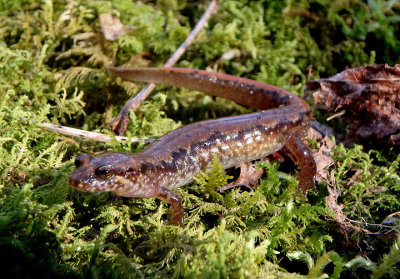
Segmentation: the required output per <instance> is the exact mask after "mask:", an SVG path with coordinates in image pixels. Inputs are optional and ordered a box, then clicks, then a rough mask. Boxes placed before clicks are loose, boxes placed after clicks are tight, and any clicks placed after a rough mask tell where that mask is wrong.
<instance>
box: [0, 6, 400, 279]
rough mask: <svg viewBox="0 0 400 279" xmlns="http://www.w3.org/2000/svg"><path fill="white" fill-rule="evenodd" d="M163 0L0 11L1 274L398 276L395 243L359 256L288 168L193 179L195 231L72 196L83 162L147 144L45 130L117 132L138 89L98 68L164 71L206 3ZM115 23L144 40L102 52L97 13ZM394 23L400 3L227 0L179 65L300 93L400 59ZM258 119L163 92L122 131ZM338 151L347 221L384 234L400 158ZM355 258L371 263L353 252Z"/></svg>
mask: <svg viewBox="0 0 400 279" xmlns="http://www.w3.org/2000/svg"><path fill="white" fill-rule="evenodd" d="M153 2H154V3H152V2H151V1H130V0H129V1H128V0H124V1H117V0H115V1H81V0H78V1H65V0H57V1H55V0H54V1H51V0H44V1H0V19H1V22H2V23H1V24H0V178H1V182H0V265H1V266H2V270H3V273H4V274H5V275H4V276H6V277H10V278H20V277H24V278H29V277H32V278H33V277H34V276H35V275H36V274H40V275H41V276H42V277H44V278H54V277H61V278H63V277H66V278H67V277H68V278H75V277H76V278H110V277H111V278H145V277H151V278H157V277H158V278H165V277H175V278H177V277H188V278H198V277H202V278H210V277H211V278H214V277H220V278H226V277H230V278H250V277H251V278H253V277H260V278H270V277H285V278H304V277H306V276H308V277H328V276H329V277H332V278H339V277H340V276H343V277H345V276H348V277H353V278H356V276H357V273H358V275H359V274H360V272H361V273H362V274H363V275H365V276H367V275H372V276H374V277H375V278H379V277H384V276H387V275H393V276H395V275H396V272H395V271H396V270H397V269H398V260H399V252H398V245H399V243H398V242H399V241H398V239H397V240H394V241H393V240H392V239H372V238H370V237H367V236H365V235H362V234H361V235H351V236H350V238H351V240H352V241H354V243H357V244H358V246H343V245H342V244H341V243H342V242H343V239H340V237H341V235H340V233H339V232H340V228H339V227H338V226H337V225H336V223H335V222H334V221H332V220H333V219H334V215H333V213H332V212H331V211H330V210H329V209H327V207H326V205H325V201H324V198H325V197H324V192H323V191H320V192H319V193H310V194H309V197H308V199H307V200H306V201H303V199H302V198H301V197H300V196H298V195H296V187H297V182H296V180H295V179H294V177H293V176H291V175H289V174H287V173H285V172H283V171H282V169H281V168H280V166H279V165H278V164H277V163H272V164H271V163H260V164H259V167H262V168H264V169H265V170H266V172H267V174H266V177H263V178H262V179H261V181H260V186H259V187H258V188H257V189H256V190H254V191H247V190H245V189H242V188H234V189H231V190H229V191H226V192H223V193H217V192H215V189H216V188H218V187H220V186H222V185H224V184H225V183H226V182H227V180H228V179H229V176H228V175H226V173H225V172H224V171H223V170H222V169H221V166H220V165H219V164H218V162H217V161H214V163H213V164H212V165H211V166H210V170H209V171H208V172H206V174H201V175H200V176H199V177H197V179H196V182H195V183H193V184H191V185H189V186H185V187H181V188H179V189H176V193H177V194H179V196H180V197H181V198H182V201H183V204H184V205H185V206H186V207H187V208H189V209H190V210H188V212H187V213H185V222H186V224H187V226H186V227H185V228H184V229H183V228H179V227H175V226H170V225H168V217H169V216H168V215H169V214H170V213H169V212H170V211H169V206H168V205H166V204H165V203H163V202H160V201H159V200H155V199H126V198H116V197H115V196H113V195H110V194H107V193H100V194H89V193H81V192H78V191H76V190H74V189H72V187H71V186H70V185H69V184H68V176H69V175H70V174H71V172H72V171H73V163H72V162H73V159H74V157H75V156H76V155H77V154H80V153H82V152H87V153H91V154H95V153H97V152H101V151H106V150H117V151H120V150H123V151H138V150H140V149H142V148H143V147H144V144H140V145H139V146H130V145H128V144H126V143H118V142H116V141H113V142H111V143H107V144H101V143H93V142H87V141H81V140H77V139H72V138H67V137H63V136H60V135H57V134H55V133H51V132H47V131H44V130H41V129H40V128H39V127H38V126H37V125H36V123H38V122H40V121H45V122H52V123H55V124H62V125H67V126H74V127H77V128H81V129H86V130H91V131H101V132H106V133H109V134H110V132H109V131H108V129H107V123H108V122H109V121H110V120H111V119H112V118H113V117H114V116H115V115H116V114H117V112H118V111H119V110H120V109H121V108H122V106H123V105H124V103H125V101H126V100H127V99H128V98H129V97H132V96H133V95H134V94H135V93H136V92H137V91H138V90H139V89H140V87H141V86H142V84H134V83H130V82H124V81H121V80H119V79H114V78H111V77H110V76H109V75H108V73H107V72H106V70H105V69H104V67H103V66H104V65H105V64H109V63H111V62H114V63H116V64H117V65H119V64H123V63H126V62H128V61H130V60H131V58H132V57H134V56H136V55H138V56H137V57H136V58H135V59H134V60H132V61H130V62H129V63H130V65H131V66H132V67H138V66H160V65H162V64H163V63H164V62H165V61H166V59H167V58H168V57H169V56H170V54H171V53H172V52H173V51H174V50H175V49H176V48H177V46H179V44H180V43H181V42H182V41H183V40H184V38H185V37H186V36H187V34H188V33H189V32H190V29H191V27H192V26H193V25H194V23H195V22H196V20H197V19H198V18H199V17H200V16H201V14H202V12H203V11H204V7H205V6H206V5H207V4H208V1H184V0H176V1H172V0H169V1H153ZM372 11H374V12H372ZM106 12H110V13H113V14H115V15H117V16H118V17H119V18H120V19H121V21H122V23H123V24H125V25H129V26H134V27H135V29H134V30H133V31H132V32H130V33H129V34H128V35H125V36H122V37H120V38H119V39H118V40H116V41H114V42H107V41H104V39H102V37H101V35H100V26H99V20H98V15H99V14H101V13H106ZM398 12H399V6H398V4H397V3H396V2H395V1H383V0H382V1H377V0H376V1H328V0H326V1H325V0H312V1H289V0H286V1H270V0H268V1H267V0H265V1H245V0H235V1H233V0H232V1H220V8H219V11H218V13H216V14H215V15H214V16H213V17H212V18H211V20H210V22H209V24H208V25H207V26H206V28H205V29H204V30H203V31H202V32H201V33H200V35H199V37H198V38H197V39H196V42H195V43H194V44H193V45H192V46H191V47H190V48H189V49H188V50H187V52H186V53H185V54H184V56H183V58H182V59H181V60H180V61H179V63H178V64H177V66H181V67H192V68H202V69H209V70H214V71H222V72H227V73H230V74H234V75H240V76H244V77H248V78H253V79H257V80H260V81H264V82H268V83H271V84H275V85H277V86H280V87H283V88H285V89H287V90H290V91H292V92H294V93H296V94H302V90H303V87H304V81H305V80H306V74H307V67H308V66H309V65H312V66H313V69H314V73H316V74H319V75H321V76H322V75H323V76H327V75H332V74H335V73H337V72H340V71H341V70H343V69H344V68H346V67H353V66H359V65H362V64H364V63H372V62H374V61H375V60H376V61H378V62H386V63H389V64H393V62H395V61H397V57H398V54H399V41H398V40H397V39H396V36H395V34H397V33H398V30H399V24H398V21H399V20H398V16H397V15H396V14H398ZM372 42H373V43H372ZM248 111H250V110H249V109H247V108H243V107H241V106H238V105H236V104H233V103H231V102H228V101H226V100H218V99H217V100H214V99H213V98H211V97H209V96H204V95H203V94H200V93H198V92H189V91H188V90H185V89H177V88H170V87H165V86H158V87H157V89H156V92H155V93H154V94H153V95H151V97H150V98H149V99H148V101H146V102H145V103H144V104H143V105H142V106H141V107H140V108H139V109H138V110H137V111H135V112H134V113H131V115H130V116H131V123H130V125H129V127H128V131H127V134H128V136H135V137H142V138H146V137H147V138H156V137H159V136H160V135H162V134H165V133H167V132H168V131H170V130H173V129H175V128H177V127H179V126H180V125H181V123H188V122H192V121H196V120H202V119H209V118H214V117H219V116H222V115H232V114H238V113H245V112H248ZM334 153H335V157H334V159H335V167H336V168H333V169H332V171H333V176H334V178H335V179H334V182H335V183H336V186H337V189H338V190H339V191H340V200H339V204H343V205H344V208H343V212H344V214H346V216H347V217H348V218H351V219H353V220H355V221H360V220H364V222H368V223H369V224H372V223H373V224H375V226H373V227H368V229H369V230H371V231H372V232H376V231H378V230H379V228H380V227H379V223H381V222H382V220H384V219H385V218H386V216H387V215H389V214H391V213H393V212H396V211H399V210H400V209H399V201H398V198H397V197H398V194H399V186H398V185H400V178H399V161H400V157H399V156H398V155H397V154H396V152H394V151H390V152H386V151H376V150H370V151H365V150H363V148H362V147H361V146H354V147H353V148H345V147H343V146H338V147H337V148H336V149H335V151H334ZM393 154H394V155H393ZM319 186H320V188H321V189H322V188H323V186H324V185H319ZM364 245H365V246H364ZM359 247H361V248H359ZM366 247H367V248H366ZM369 247H373V248H374V250H368V248H369ZM359 249H361V250H362V251H361V252H363V253H364V255H366V254H367V253H369V254H368V258H367V257H366V256H364V257H360V256H358V254H359V252H360V250H359Z"/></svg>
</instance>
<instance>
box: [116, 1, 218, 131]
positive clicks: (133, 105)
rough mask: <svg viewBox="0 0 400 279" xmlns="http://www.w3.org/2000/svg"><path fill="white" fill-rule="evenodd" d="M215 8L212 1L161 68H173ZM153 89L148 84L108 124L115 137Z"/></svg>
mask: <svg viewBox="0 0 400 279" xmlns="http://www.w3.org/2000/svg"><path fill="white" fill-rule="evenodd" d="M216 8H217V1H216V0H212V1H211V3H210V5H209V6H208V8H207V10H206V11H205V12H204V14H203V16H202V17H201V18H200V20H199V22H198V23H197V24H196V26H195V27H194V28H193V30H192V31H191V32H190V34H189V36H188V37H187V38H186V39H185V41H184V42H183V43H182V44H181V45H180V46H179V48H178V49H177V50H176V51H175V52H174V54H173V55H172V56H171V57H170V58H169V59H168V61H167V62H166V63H165V64H164V66H163V67H171V66H173V65H174V64H175V63H176V62H177V61H178V59H179V58H181V56H182V54H183V53H184V52H185V51H186V49H187V48H188V47H189V45H190V44H191V43H192V42H193V41H194V39H195V37H196V36H197V34H198V33H199V32H200V30H202V29H203V27H204V25H205V23H206V22H207V21H208V19H209V18H210V17H211V15H212V14H213V12H214V11H216ZM154 87H155V84H154V83H148V84H147V85H146V86H145V87H143V89H142V90H141V91H140V92H139V93H138V94H137V95H136V96H135V97H134V98H133V99H130V100H129V101H128V102H127V103H126V104H125V106H124V107H123V108H122V109H121V111H120V112H119V114H118V115H117V117H115V118H114V120H113V121H111V122H110V124H108V126H109V127H110V128H111V130H112V131H113V132H114V133H115V134H117V135H120V136H121V135H123V134H124V133H125V130H126V128H127V127H128V123H129V111H130V110H136V109H137V108H138V107H139V106H140V104H141V103H142V102H143V101H144V100H145V99H146V98H147V97H148V96H149V95H150V93H151V91H153V89H154Z"/></svg>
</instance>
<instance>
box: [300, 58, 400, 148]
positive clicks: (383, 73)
mask: <svg viewBox="0 0 400 279" xmlns="http://www.w3.org/2000/svg"><path fill="white" fill-rule="evenodd" d="M306 90H307V91H308V92H310V91H315V90H317V91H316V92H314V94H313V96H314V100H315V103H316V104H318V105H323V106H324V107H326V109H327V110H328V111H331V112H337V111H338V110H343V111H344V112H343V115H342V116H341V117H342V118H343V119H344V120H345V121H346V122H347V123H348V131H347V132H348V134H349V138H348V139H350V140H352V141H365V140H367V141H368V142H378V143H382V140H385V141H386V142H390V143H392V144H400V98H399V94H400V65H395V66H394V67H390V66H388V65H386V64H385V65H373V66H363V67H359V68H353V69H348V70H345V71H343V72H341V73H339V74H337V75H335V76H333V77H330V78H325V79H318V80H314V81H312V80H308V81H307V83H306Z"/></svg>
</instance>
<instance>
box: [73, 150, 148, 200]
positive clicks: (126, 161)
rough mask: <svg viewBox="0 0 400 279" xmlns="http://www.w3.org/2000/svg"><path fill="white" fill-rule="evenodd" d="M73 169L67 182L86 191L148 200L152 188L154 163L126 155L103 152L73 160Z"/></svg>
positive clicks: (83, 155)
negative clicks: (151, 176) (74, 167)
mask: <svg viewBox="0 0 400 279" xmlns="http://www.w3.org/2000/svg"><path fill="white" fill-rule="evenodd" d="M75 166H76V170H75V171H74V172H73V173H72V174H71V176H70V177H69V183H70V184H71V185H72V186H73V187H74V188H76V189H78V190H80V191H85V192H113V193H115V194H117V195H120V196H125V197H138V198H141V197H151V196H153V193H154V190H155V187H151V186H152V185H153V183H152V182H154V181H150V179H149V173H150V172H151V171H152V169H153V168H154V167H153V164H152V163H151V162H149V160H148V159H147V158H145V157H140V156H135V155H131V154H129V155H128V154H125V153H105V154H102V155H100V156H96V157H91V156H89V155H87V154H82V155H80V156H78V157H77V158H76V159H75Z"/></svg>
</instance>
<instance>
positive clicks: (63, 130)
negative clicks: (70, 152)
mask: <svg viewBox="0 0 400 279" xmlns="http://www.w3.org/2000/svg"><path fill="white" fill-rule="evenodd" d="M37 125H38V126H39V127H42V128H43V129H46V130H48V131H52V132H56V133H59V134H62V135H66V136H73V137H78V138H83V139H86V140H94V141H101V142H109V141H111V140H112V139H113V138H115V139H116V140H117V141H122V142H127V141H129V140H130V142H131V143H132V144H138V143H140V142H141V141H142V140H143V139H141V138H128V137H120V136H114V137H113V136H109V135H106V134H101V133H95V132H89V131H84V130H80V129H75V128H70V127H66V126H61V125H54V124H50V123H45V122H40V123H38V124H37ZM153 141H154V140H153V139H145V140H144V142H145V143H151V142H153Z"/></svg>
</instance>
